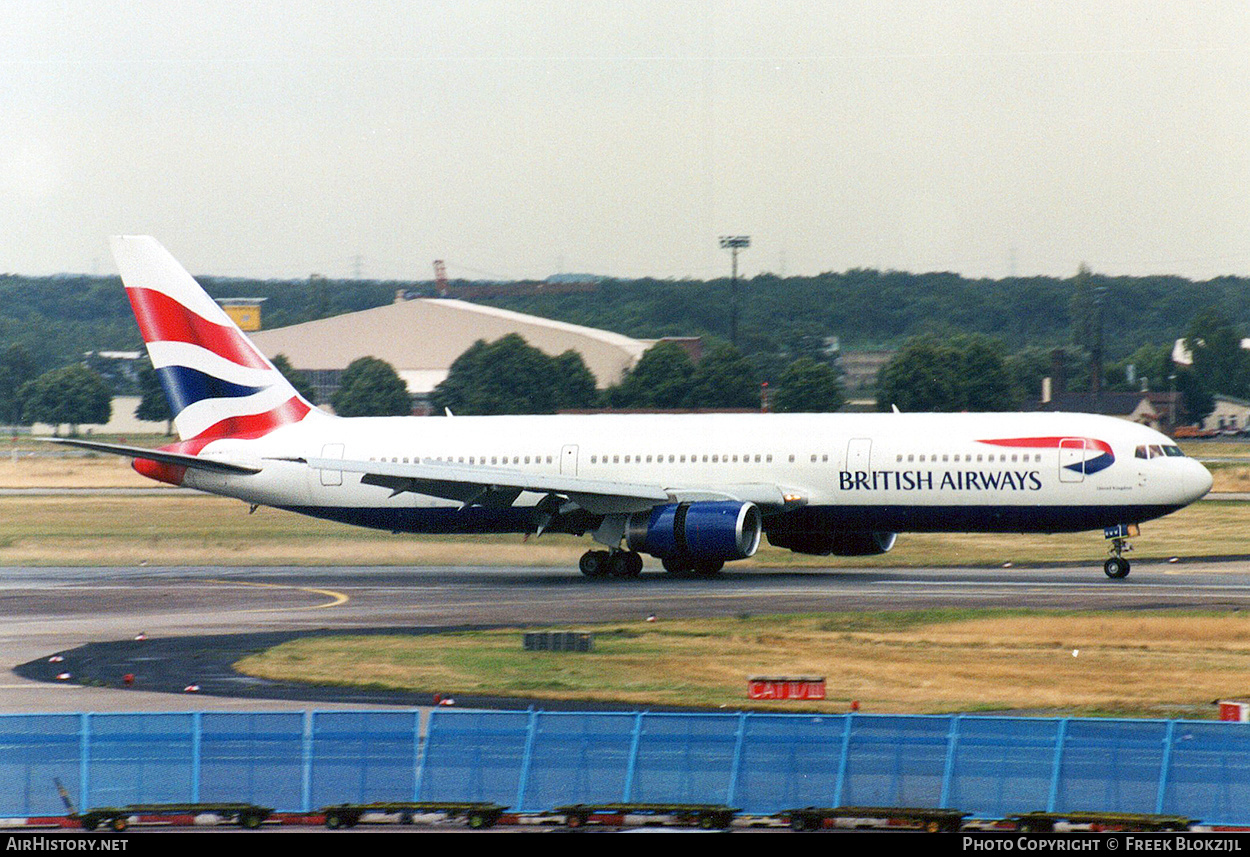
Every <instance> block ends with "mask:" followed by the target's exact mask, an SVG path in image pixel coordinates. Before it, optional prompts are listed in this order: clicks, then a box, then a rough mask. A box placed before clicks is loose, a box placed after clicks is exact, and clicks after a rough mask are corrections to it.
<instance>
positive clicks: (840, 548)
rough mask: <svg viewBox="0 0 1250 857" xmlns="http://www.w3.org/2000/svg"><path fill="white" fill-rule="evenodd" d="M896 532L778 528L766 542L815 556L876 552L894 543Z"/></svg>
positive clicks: (863, 554)
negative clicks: (811, 530) (810, 530)
mask: <svg viewBox="0 0 1250 857" xmlns="http://www.w3.org/2000/svg"><path fill="white" fill-rule="evenodd" d="M896 538H898V533H875V532H868V531H844V530H835V531H833V532H825V533H811V532H805V531H798V530H780V531H777V532H770V533H769V534H768V543H769V544H771V545H774V546H776V547H779V548H789V549H790V550H792V551H794V552H795V553H810V554H815V555H817V556H829V555H830V554H833V555H835V556H875V555H876V554H879V553H885V552H887V551H888V550H890V548H892V547H894V540H895V539H896Z"/></svg>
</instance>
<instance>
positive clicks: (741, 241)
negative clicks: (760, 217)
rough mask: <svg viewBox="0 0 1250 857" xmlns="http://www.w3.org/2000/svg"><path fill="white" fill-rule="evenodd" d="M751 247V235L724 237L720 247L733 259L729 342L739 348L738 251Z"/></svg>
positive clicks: (721, 239)
mask: <svg viewBox="0 0 1250 857" xmlns="http://www.w3.org/2000/svg"><path fill="white" fill-rule="evenodd" d="M750 246H751V236H750V235H722V236H721V237H720V247H721V249H722V250H728V251H729V254H730V256H731V257H732V259H733V280H732V287H731V289H732V290H731V291H730V295H729V341H730V342H731V343H733V347H734V348H737V347H738V251H739V250H742V249H745V248H747V247H750Z"/></svg>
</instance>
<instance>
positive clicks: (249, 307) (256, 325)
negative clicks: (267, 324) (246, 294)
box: [217, 298, 266, 333]
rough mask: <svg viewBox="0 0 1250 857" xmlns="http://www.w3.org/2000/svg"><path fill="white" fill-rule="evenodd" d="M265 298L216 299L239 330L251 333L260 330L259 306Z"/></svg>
mask: <svg viewBox="0 0 1250 857" xmlns="http://www.w3.org/2000/svg"><path fill="white" fill-rule="evenodd" d="M265 300H266V298H217V303H219V304H220V305H221V308H222V309H223V310H225V311H226V315H228V316H230V320H231V321H233V322H234V323H235V324H237V325H238V326H239V330H242V331H245V332H247V333H251V332H253V331H257V330H260V305H261V304H262V303H264V302H265Z"/></svg>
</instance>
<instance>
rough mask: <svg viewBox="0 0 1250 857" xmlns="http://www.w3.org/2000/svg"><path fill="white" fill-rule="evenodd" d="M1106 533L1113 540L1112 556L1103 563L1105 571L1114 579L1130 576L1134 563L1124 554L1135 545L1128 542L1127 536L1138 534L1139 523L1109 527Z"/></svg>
mask: <svg viewBox="0 0 1250 857" xmlns="http://www.w3.org/2000/svg"><path fill="white" fill-rule="evenodd" d="M1105 535H1106V537H1107V538H1108V539H1109V540H1110V541H1111V548H1110V550H1111V558H1110V559H1109V560H1107V561H1106V562H1104V563H1103V564H1102V570H1103V572H1105V573H1106V575H1107V577H1110V578H1111V579H1113V580H1120V579H1122V578H1125V577H1128V573H1129V569H1131V568H1132V565H1131V563H1129V561H1128V560H1127V559H1125V558H1124V554H1126V553H1128V552H1129V551H1131V550H1132V549H1133V546H1132V545H1131V544H1129V543H1128V539H1127V538H1126V536H1130V535H1132V536H1135V535H1137V525H1136V524H1121V525H1120V526H1118V527H1108V528H1107V529H1106V531H1105Z"/></svg>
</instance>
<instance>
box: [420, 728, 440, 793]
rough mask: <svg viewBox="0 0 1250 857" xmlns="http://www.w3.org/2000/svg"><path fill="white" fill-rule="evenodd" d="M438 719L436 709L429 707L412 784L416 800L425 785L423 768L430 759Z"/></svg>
mask: <svg viewBox="0 0 1250 857" xmlns="http://www.w3.org/2000/svg"><path fill="white" fill-rule="evenodd" d="M420 716H421V715H420V714H418V715H417V718H418V720H419V719H420ZM439 719H440V717H439V712H438V709H437V708H431V709H430V714H429V719H428V720H426V721H425V743H424V745H422V748H421V761H420V764H418V765H417V782H416V784H415V785H414V789H415V790H416V795H414V798H415V799H416V800H421V790H422V789H423V788H424V786H425V770H426V765H428V764H429V761H430V759H429V756H430V744H431V743H433V740H434V725H435V724H436V723H437V722H438V721H439Z"/></svg>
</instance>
